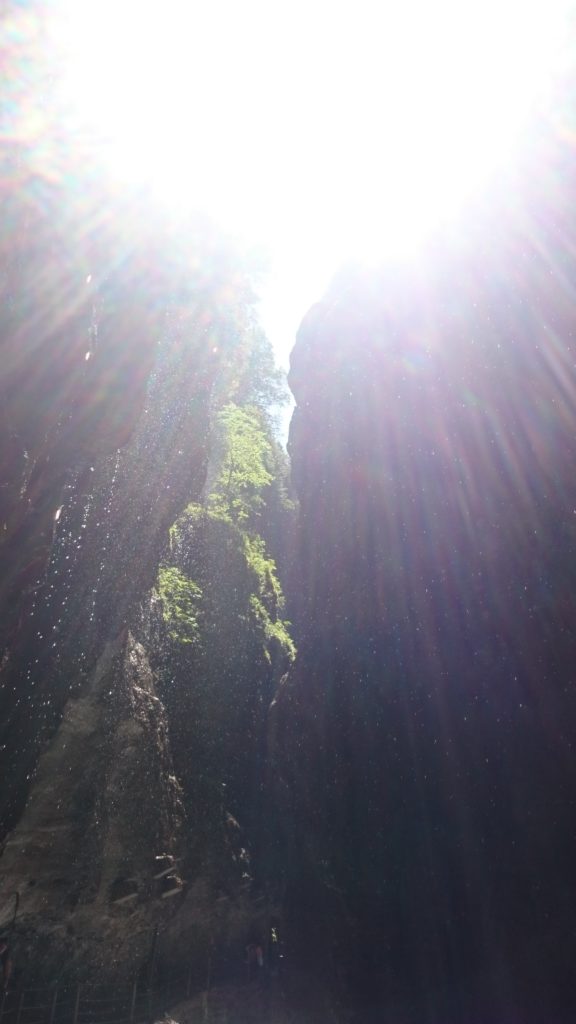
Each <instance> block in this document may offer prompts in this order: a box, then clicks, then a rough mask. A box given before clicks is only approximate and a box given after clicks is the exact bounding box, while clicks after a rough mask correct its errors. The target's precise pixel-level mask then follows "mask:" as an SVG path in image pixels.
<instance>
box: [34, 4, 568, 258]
mask: <svg viewBox="0 0 576 1024" xmlns="http://www.w3.org/2000/svg"><path fill="white" fill-rule="evenodd" d="M58 10H59V15H58V17H55V18H54V19H53V34H54V43H55V46H57V48H58V50H59V53H60V55H61V61H60V63H61V67H62V72H61V76H60V83H59V94H60V101H61V103H62V104H63V105H64V107H65V110H66V118H67V119H68V123H69V126H70V130H71V131H74V130H75V129H76V128H79V127H80V126H83V128H86V127H87V128H88V129H89V130H90V131H91V132H92V134H93V136H94V139H95V142H94V145H95V146H97V148H98V149H99V151H100V152H99V155H100V157H101V158H102V159H103V160H104V162H105V164H106V166H107V168H108V169H109V171H110V174H111V176H112V178H114V177H116V178H117V179H118V180H122V181H124V182H126V181H127V182H130V183H132V182H134V183H143V184H145V185H146V186H149V187H150V188H152V189H153V190H154V191H155V192H156V193H157V195H158V196H159V198H161V199H162V201H163V202H167V203H170V204H172V205H174V206H176V207H177V208H178V209H179V208H183V207H186V206H193V207H196V208H202V209H205V210H207V211H208V212H210V213H213V214H215V215H216V216H217V217H218V219H219V220H221V221H222V222H224V223H225V224H227V225H228V226H231V227H232V228H233V229H236V230H240V231H241V232H245V233H247V234H248V235H250V236H251V237H253V238H255V239H258V240H261V241H264V242H266V241H270V240H272V242H273V243H274V241H275V240H277V239H281V240H282V242H283V244H285V245H286V244H288V245H289V244H290V242H289V240H290V239H292V240H293V244H294V245H296V244H298V245H299V246H300V247H301V248H303V249H306V250H307V251H308V252H309V253H310V252H313V251H314V250H315V249H321V250H323V251H324V252H326V253H330V254H332V257H333V260H335V259H336V258H337V257H338V256H346V255H355V256H357V255H363V254H373V253H375V254H378V253H381V252H385V253H388V252H390V251H398V250H402V249H405V248H406V247H410V246H411V245H412V244H413V243H414V242H417V241H418V240H419V239H420V238H421V237H422V236H423V235H425V234H426V232H428V231H429V230H430V229H431V228H432V227H433V226H435V225H436V224H438V222H440V221H441V220H442V219H444V218H445V217H447V216H450V214H451V213H452V212H453V211H454V210H455V209H456V208H457V207H458V205H459V204H460V203H461V202H462V201H463V200H464V199H465V198H466V196H467V195H468V194H469V193H470V192H471V191H473V190H474V189H475V188H476V187H477V186H478V184H479V183H481V182H482V181H484V180H486V178H487V177H489V175H490V174H491V172H492V171H493V170H494V169H495V168H496V167H497V166H498V164H500V163H502V161H506V160H507V159H508V158H509V155H510V153H511V152H513V150H514V146H515V143H516V141H517V139H518V137H519V135H520V133H521V132H522V131H523V129H524V127H525V125H526V123H527V120H528V119H529V118H530V115H531V113H532V111H533V110H534V107H535V105H536V104H538V102H540V101H541V99H542V97H544V96H545V94H546V91H547V89H549V87H550V83H551V81H552V79H553V76H554V73H555V69H556V67H557V65H558V61H559V60H560V58H561V53H562V47H563V32H564V29H565V20H566V17H567V4H566V3H565V2H564V3H561V2H559V0H556V2H555V0H540V2H530V0H481V2H472V0H468V2H465V0H454V2H451V0H435V2H434V3H431V2H429V0H420V2H415V0H412V2H411V0H395V2H390V0H389V2H386V0H381V2H380V3H375V2H370V3H366V2H362V0H358V2H356V3H352V2H351V0H347V2H340V3H338V2H337V0H329V2H328V0H316V2H314V0H306V2H304V0H294V2H293V3H290V4H288V3H283V4H279V3H274V2H270V0H267V2H265V0H244V2H242V3H238V2H234V0H227V2H226V0H207V2H205V3H191V2H189V0H163V2H162V3H159V2H154V3H149V2H146V0H144V2H143V0H99V2H98V3H93V2H87V0H86V2H85V0H60V5H59V8H58Z"/></svg>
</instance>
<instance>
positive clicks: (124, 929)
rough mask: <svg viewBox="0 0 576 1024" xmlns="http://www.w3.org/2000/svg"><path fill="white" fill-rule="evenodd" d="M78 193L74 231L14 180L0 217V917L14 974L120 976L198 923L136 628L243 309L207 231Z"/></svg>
mask: <svg viewBox="0 0 576 1024" xmlns="http://www.w3.org/2000/svg"><path fill="white" fill-rule="evenodd" d="M92 198H94V197H93V196H92ZM89 199H90V194H89V193H88V194H87V196H86V203H85V205H83V207H82V217H80V218H79V215H78V211H77V210H75V218H76V219H74V218H73V219H72V221H71V220H70V218H69V216H67V211H68V208H67V206H66V204H65V203H64V202H63V201H59V198H58V195H57V194H55V193H54V192H53V191H51V190H50V189H48V190H47V196H46V206H45V208H44V212H43V214H42V215H40V214H38V211H37V209H36V208H35V207H34V204H33V203H32V202H30V203H28V201H29V200H30V195H29V193H28V192H27V190H26V189H24V190H23V191H22V192H21V194H20V198H18V199H16V198H15V196H12V197H11V199H10V202H7V203H6V210H5V212H6V214H7V217H6V223H7V224H8V225H9V226H11V228H12V229H13V230H11V231H10V232H9V234H10V239H9V240H8V241H9V242H10V244H8V250H9V254H10V256H11V258H12V261H11V262H9V263H8V264H7V266H8V272H7V275H6V278H5V280H4V285H5V291H4V297H5V303H4V306H3V323H2V325H1V326H2V331H1V343H2V352H3V363H2V380H1V387H2V396H3V399H4V400H3V403H2V415H3V425H4V429H5V435H6V437H7V439H8V442H9V443H8V444H7V446H6V448H5V449H3V457H4V456H5V458H6V460H7V461H6V464H5V465H4V466H3V476H2V482H3V484H4V483H5V484H6V486H5V487H4V488H3V491H2V501H3V505H2V517H3V536H2V549H1V557H2V566H3V576H2V590H1V593H0V601H1V603H2V608H3V611H2V627H3V632H2V644H3V661H2V679H1V689H0V708H1V713H0V721H1V725H0V738H1V743H0V763H1V771H2V792H1V796H0V820H1V823H2V836H3V837H4V839H5V843H4V847H3V855H2V860H1V862H0V863H1V868H2V872H1V876H0V892H1V897H0V904H1V908H2V909H1V910H0V922H1V923H2V926H3V927H5V926H7V925H9V922H10V918H11V915H12V906H13V902H14V894H15V892H16V891H17V892H18V893H19V894H20V908H19V912H18V917H17V921H16V929H15V932H14V934H13V936H12V938H11V944H12V946H13V947H14V949H15V951H16V955H17V960H18V963H19V966H20V968H21V970H22V971H23V973H24V975H25V976H26V978H27V981H28V984H30V983H31V981H32V979H33V977H34V976H38V977H41V978H47V977H49V976H52V977H53V976H54V974H57V975H58V976H60V975H66V977H68V978H70V979H72V978H79V977H86V978H95V977H98V978H99V980H100V981H105V980H106V981H107V980H109V979H115V978H119V977H122V976H126V975H130V976H134V975H135V974H136V973H138V972H139V971H141V970H142V969H143V966H144V959H143V958H145V957H147V956H148V955H149V953H150V948H151V942H152V934H153V932H154V930H155V928H156V927H161V928H163V929H164V928H166V927H167V924H168V920H169V919H170V918H172V917H173V916H174V915H175V913H176V912H177V911H178V910H179V909H181V908H182V907H183V906H184V905H185V906H186V911H185V914H184V917H185V919H186V921H185V922H184V923H183V922H182V921H181V923H180V926H179V929H178V928H176V929H175V931H174V936H175V938H174V943H173V945H175V946H177V944H178V943H177V937H178V934H180V935H182V934H183V933H185V932H186V929H187V928H188V929H189V930H192V932H193V933H194V941H193V942H191V943H190V945H189V947H188V948H187V949H185V948H181V957H182V958H185V960H186V964H187V966H188V965H189V963H190V956H191V952H190V951H191V950H192V949H193V948H194V943H199V944H202V943H203V942H204V943H206V942H207V941H208V939H207V936H208V934H209V932H210V931H211V930H212V931H213V930H214V929H213V926H212V919H211V917H210V915H208V917H207V916H206V907H207V905H210V906H212V903H211V890H210V887H209V886H208V888H206V885H205V884H204V882H203V881H202V879H200V878H197V877H196V876H193V877H190V875H188V876H187V877H182V862H181V850H180V847H179V842H180V839H179V837H180V836H181V834H182V826H183V823H184V820H185V818H186V813H187V815H188V818H187V820H189V821H190V822H191V823H192V824H190V826H189V828H190V829H193V828H194V824H193V822H194V810H193V808H187V809H186V811H185V809H184V808H183V807H182V805H181V803H180V796H179V786H178V783H177V782H176V780H175V777H174V768H173V764H172V753H171V749H170V740H169V735H168V734H169V731H170V722H169V721H168V719H167V716H166V713H165V710H164V707H163V705H162V704H161V702H160V701H159V699H158V695H157V693H156V689H155V687H156V682H155V676H154V674H153V672H152V671H151V669H150V655H151V651H150V649H149V646H148V643H149V639H150V637H149V633H148V632H147V626H146V619H147V616H149V605H150V592H151V589H152V587H153V585H154V582H155V580H156V577H157V573H158V566H159V563H160V560H161V557H162V554H163V552H164V551H165V549H166V547H167V543H168V530H169V527H170V526H171V525H172V524H173V523H174V521H175V520H176V519H177V517H178V515H179V513H180V512H181V511H182V509H183V508H184V507H185V505H186V504H187V503H188V502H189V501H191V500H193V499H197V498H198V497H199V496H200V494H201V491H202V488H203V485H204V480H205V475H206V460H207V457H208V451H209V432H210V408H211V400H212V395H213V390H214V386H215V381H216V378H217V376H218V373H219V370H220V368H221V366H222V365H225V366H226V367H227V366H228V365H229V363H230V362H231V361H233V353H234V349H235V346H236V345H237V344H238V343H239V338H240V337H241V336H242V332H243V330H244V327H245V322H246V321H247V318H248V316H249V312H248V311H249V305H250V302H251V301H252V300H251V295H250V292H249V287H248V284H247V279H246V276H245V275H244V274H243V272H242V269H241V260H239V258H238V255H237V254H236V253H235V252H234V251H233V249H232V248H231V247H230V246H229V245H228V244H227V243H226V242H224V241H223V240H222V239H221V237H220V236H219V235H218V233H216V232H215V231H214V230H213V229H212V228H211V227H210V225H208V224H206V223H203V222H202V223H200V222H199V221H195V222H194V223H190V224H188V225H185V226H184V225H183V226H181V230H179V231H177V232H174V231H172V230H171V229H170V228H169V227H166V226H165V225H158V224H156V225H154V226H153V227H152V226H151V225H152V223H153V219H154V218H153V216H152V215H151V217H150V220H147V223H146V226H145V227H144V226H143V225H142V224H138V223H137V222H136V221H135V219H134V218H133V217H132V215H131V213H130V209H129V207H128V208H126V207H124V208H123V209H120V208H118V209H116V210H115V211H114V212H115V214H116V217H115V218H114V220H112V210H111V208H110V207H109V206H107V207H106V210H105V213H104V212H103V213H102V215H100V211H98V210H97V208H91V206H90V202H89ZM60 200H63V197H60ZM33 214H35V217H34V216H33ZM92 218H93V219H92ZM187 827H188V826H187ZM202 827H203V825H202V824H200V825H198V828H197V830H198V831H201V830H202ZM230 856H231V855H230ZM215 857H216V854H215ZM156 858H160V860H156ZM155 876H156V877H155ZM184 882H187V883H188V885H187V886H185V885H184ZM231 902H232V903H233V902H234V901H231ZM234 912H235V913H236V914H237V916H239V915H238V910H237V908H235V911H234ZM240 916H241V915H240ZM223 917H225V915H223V914H220V918H223ZM186 922H187V923H186ZM167 942H168V940H167ZM168 944H169V943H168ZM162 955H163V954H162V950H158V949H157V950H156V954H155V956H156V961H157V962H159V961H160V960H161V957H162Z"/></svg>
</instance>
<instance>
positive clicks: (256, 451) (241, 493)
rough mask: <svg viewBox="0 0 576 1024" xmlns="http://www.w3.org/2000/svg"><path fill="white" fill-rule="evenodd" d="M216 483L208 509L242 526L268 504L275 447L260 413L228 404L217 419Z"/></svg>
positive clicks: (252, 407)
mask: <svg viewBox="0 0 576 1024" xmlns="http://www.w3.org/2000/svg"><path fill="white" fill-rule="evenodd" d="M215 433H216V445H215V449H216V450H215V464H216V479H215V480H214V482H213V485H212V489H211V492H210V494H209V496H208V499H207V504H208V507H209V508H211V509H212V510H213V511H215V512H221V513H224V514H225V515H227V516H228V517H229V518H230V520H231V521H232V522H233V523H236V524H237V525H240V524H241V523H247V522H248V521H249V520H254V518H255V517H256V516H257V515H258V512H259V509H260V508H261V507H262V505H263V504H264V499H263V497H262V491H263V489H264V488H265V487H267V486H268V485H269V484H270V483H271V482H272V474H271V473H270V471H269V469H268V468H267V460H268V462H269V461H270V458H271V454H272V447H271V444H270V441H269V439H268V438H267V436H266V433H265V431H264V428H263V425H262V421H261V417H260V414H259V412H258V409H256V408H255V407H254V406H248V407H247V408H240V406H238V405H235V404H234V403H233V402H230V403H228V405H226V406H225V407H224V408H223V409H222V410H221V412H220V413H219V414H218V417H217V426H216V432H215Z"/></svg>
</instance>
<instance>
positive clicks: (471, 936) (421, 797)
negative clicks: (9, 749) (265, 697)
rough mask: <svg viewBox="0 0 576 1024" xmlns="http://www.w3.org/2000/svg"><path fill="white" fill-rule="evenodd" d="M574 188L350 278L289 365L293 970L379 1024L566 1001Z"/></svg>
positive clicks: (286, 780)
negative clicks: (295, 606) (295, 544)
mask: <svg viewBox="0 0 576 1024" xmlns="http://www.w3.org/2000/svg"><path fill="white" fill-rule="evenodd" d="M556 184H557V185H558V182H557V183H556ZM560 184H561V185H562V186H563V188H562V189H560V188H559V187H557V188H556V190H555V192H554V196H555V199H556V202H557V204H558V205H557V207H556V208H555V209H554V217H552V216H551V215H550V210H549V209H547V207H546V205H545V204H544V202H543V193H540V195H536V196H534V193H533V194H532V196H531V200H532V201H533V202H534V203H535V204H536V205H535V206H530V204H528V206H527V207H526V208H520V206H518V208H513V209H512V212H510V211H508V212H507V214H508V215H507V216H506V217H504V218H503V220H502V222H501V223H499V222H498V220H497V218H494V219H492V220H486V219H485V218H479V221H478V223H477V224H476V225H474V223H472V224H470V225H468V237H467V238H466V241H465V243H462V242H461V241H460V242H459V243H458V245H456V243H455V244H454V247H451V245H450V244H448V245H446V246H444V247H443V249H440V248H438V249H437V250H436V251H431V252H430V253H428V254H427V255H426V256H425V257H423V259H422V262H421V263H419V264H417V265H414V266H412V267H406V268H400V269H395V268H388V269H387V268H382V269H380V270H377V271H374V272H369V271H357V272H355V271H352V270H350V271H349V272H347V273H344V274H343V275H342V276H341V278H340V279H339V280H337V281H336V282H335V283H334V285H333V287H332V289H331V290H330V291H329V293H328V294H327V296H326V297H325V299H324V300H323V301H322V302H321V303H319V304H318V305H317V306H315V307H313V309H312V310H311V311H310V312H309V314H308V315H307V316H306V318H305V319H304V322H303V324H302V326H301V328H300V332H299V334H298V338H297V342H296V347H295V349H294V352H293V356H292V363H291V373H290V383H291V387H292V389H293V391H294V395H295V398H296V402H297V406H296V410H295V413H294V417H293V421H292V426H291V432H290V445H289V449H290V454H291V458H292V466H293V476H294V481H295V485H296V488H297V491H298V496H299V499H300V508H301V520H300V522H301V552H300V559H301V562H300V565H301V585H302V586H301V595H300V601H301V605H302V609H303V610H302V613H301V618H302V622H303V623H305V624H306V626H305V630H304V636H303V637H302V638H301V641H300V646H299V655H298V659H297V663H296V666H295V669H294V670H293V671H292V672H291V673H290V675H289V677H288V679H287V680H286V681H285V682H284V684H283V685H282V686H281V688H280V690H279V693H278V695H277V699H276V702H275V706H274V708H273V714H272V718H271V723H270V731H271V746H272V750H273V754H274V758H275V764H276V767H277V771H278V773H279V776H280V778H281V785H280V786H279V788H278V790H277V792H278V800H279V802H280V803H281V805H282V807H283V812H282V816H281V817H282V818H283V819H284V821H285V822H292V828H290V827H289V826H287V827H286V848H287V849H288V850H290V851H291V858H290V865H289V867H288V869H287V878H288V882H287V891H286V899H285V908H286V915H287V918H288V921H289V924H290V927H291V934H292V940H291V941H292V948H293V949H294V950H295V951H296V956H297V958H299V959H300V962H301V964H302V967H303V968H304V970H306V969H308V971H309V972H310V971H312V972H313V974H315V975H316V976H317V979H318V982H319V983H321V982H322V979H324V980H325V982H326V984H327V985H328V987H329V988H330V989H331V990H332V993H333V1000H334V1005H335V1006H339V1007H340V1011H339V1012H341V1013H342V1014H344V1017H343V1019H349V1017H348V1016H347V1014H348V1015H350V1014H352V1016H353V1015H354V1013H355V1014H356V1016H353V1019H354V1020H358V1021H362V1022H363V1024H364V1022H368V1021H372V1020H373V1021H381V1020H382V1019H384V1016H383V1015H384V1014H386V1013H387V1012H390V1013H392V1012H393V1011H394V1013H395V1014H396V1016H395V1017H394V1020H402V1021H405V1020H410V1021H412V1020H414V1021H418V1022H419V1024H421V1022H423V1021H440V1020H442V1021H444V1020H446V1019H449V1020H452V1019H455V1020H456V1019H457V1020H466V1021H476V1020H478V1021H479V1020H482V1021H484V1020H487V1019H502V1020H504V1019H506V1020H508V1019H510V1020H513V1019H514V1020H516V1019H518V1020H522V1021H523V1022H527V1021H533V1020H534V1021H538V1022H541V1024H544V1021H547V1020H550V1019H555V1020H556V1019H561V1020H564V1019H565V1017H564V1016H562V1014H567V1013H568V1014H569V1013H570V1012H572V1010H573V1008H574V1005H573V1003H574V1000H573V995H572V993H571V988H570V982H569V977H570V972H571V968H570V964H571V962H572V961H573V958H574V955H575V954H576V947H575V945H574V935H573V931H572V929H571V926H570V924H569V916H570V915H569V914H568V915H567V912H566V907H567V903H569V904H570V905H571V904H572V903H573V900H574V898H575V896H576V874H575V872H574V863H576V860H575V855H576V846H575V842H576V840H575V835H574V827H573V823H574V799H575V798H574V793H575V792H576V790H575V783H576V776H575V764H574V751H573V743H574V740H573V737H574V726H575V725H576V685H575V679H574V663H575V656H576V641H575V635H576V633H575V626H576V621H575V619H574V611H573V594H574V592H575V587H576V526H575V520H574V507H575V506H576V483H575V481H576V473H575V470H576V444H575V441H574V438H575V428H576V420H575V414H574V409H575V407H576V406H575V398H576V375H575V369H574V367H575V354H576V348H575V345H574V337H575V336H576V335H575V332H576V311H575V310H576V307H575V304H574V298H573V281H574V276H575V270H576V267H575V265H574V262H573V250H572V249H571V239H572V240H573V238H574V237H575V236H574V235H573V234H572V233H571V232H572V227H573V217H572V215H571V213H570V209H569V205H568V202H569V200H568V198H567V197H568V195H569V188H568V183H567V181H566V180H565V179H562V180H561V182H560ZM551 194H552V193H551V191H550V190H549V191H548V192H547V193H546V196H547V198H549V196H550V195H551ZM510 206H511V208H512V207H513V203H510ZM501 212H502V211H501ZM560 225H562V226H561V228H560ZM456 241H457V240H456ZM552 252H553V253H554V260H552V259H551V257H550V256H549V254H550V253H552ZM308 950H313V951H314V953H313V957H312V967H310V963H309V962H308V963H307V959H308V957H307V952H306V951H308ZM335 1012H336V1011H335ZM554 1014H556V1016H554Z"/></svg>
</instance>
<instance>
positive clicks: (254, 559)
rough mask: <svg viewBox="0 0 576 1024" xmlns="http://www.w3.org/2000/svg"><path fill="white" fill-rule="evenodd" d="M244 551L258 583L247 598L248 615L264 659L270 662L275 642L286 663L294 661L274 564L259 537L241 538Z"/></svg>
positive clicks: (292, 642)
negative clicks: (261, 642) (257, 633)
mask: <svg viewBox="0 0 576 1024" xmlns="http://www.w3.org/2000/svg"><path fill="white" fill-rule="evenodd" d="M244 551H245V554H246V563H247V565H248V567H249V568H250V569H251V570H252V572H253V573H254V575H255V577H256V581H257V583H256V588H255V591H256V592H255V593H253V594H251V595H250V611H251V615H252V618H253V621H254V623H255V624H256V625H257V627H258V629H259V630H260V631H261V633H262V634H263V638H264V646H265V650H266V654H267V657H268V658H270V649H269V648H270V645H271V641H276V642H277V643H278V644H279V645H280V648H281V650H282V652H283V653H284V654H285V655H286V656H287V657H288V659H289V661H293V660H294V658H295V656H296V648H295V646H294V641H293V640H292V637H291V636H290V633H289V632H288V626H289V625H290V623H289V622H287V621H285V620H284V619H282V618H280V613H281V612H282V611H283V609H284V596H283V594H282V588H281V586H280V580H279V579H278V576H277V575H276V563H275V562H274V559H273V558H270V557H269V556H268V554H267V552H266V545H265V543H264V541H263V539H262V537H259V536H257V535H252V536H251V535H250V534H244Z"/></svg>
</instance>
